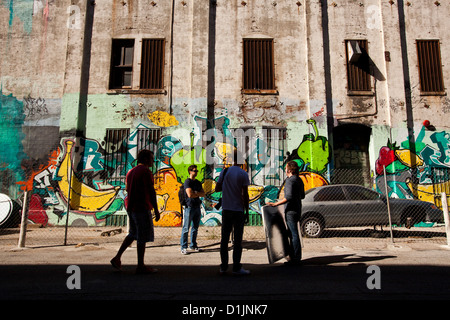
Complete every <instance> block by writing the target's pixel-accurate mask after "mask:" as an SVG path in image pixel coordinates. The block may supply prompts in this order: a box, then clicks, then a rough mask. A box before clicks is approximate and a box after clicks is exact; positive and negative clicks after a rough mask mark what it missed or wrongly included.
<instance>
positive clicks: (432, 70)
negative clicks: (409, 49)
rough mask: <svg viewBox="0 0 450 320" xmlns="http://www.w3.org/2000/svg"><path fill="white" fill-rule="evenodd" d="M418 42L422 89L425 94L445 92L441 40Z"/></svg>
mask: <svg viewBox="0 0 450 320" xmlns="http://www.w3.org/2000/svg"><path fill="white" fill-rule="evenodd" d="M416 44H417V56H418V65H419V78H420V91H421V92H422V93H424V94H442V93H444V91H445V88H444V79H443V76H442V63H441V49H440V43H439V40H417V42H416Z"/></svg>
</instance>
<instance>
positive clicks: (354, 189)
mask: <svg viewBox="0 0 450 320" xmlns="http://www.w3.org/2000/svg"><path fill="white" fill-rule="evenodd" d="M345 189H346V190H347V193H348V196H349V197H350V200H377V199H379V198H380V195H379V194H378V193H377V192H375V191H372V190H369V189H366V188H363V187H359V186H346V187H345Z"/></svg>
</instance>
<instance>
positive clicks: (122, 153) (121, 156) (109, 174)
mask: <svg viewBox="0 0 450 320" xmlns="http://www.w3.org/2000/svg"><path fill="white" fill-rule="evenodd" d="M129 135H130V130H129V129H106V135H105V163H104V170H105V174H104V177H105V180H106V182H108V183H109V184H111V185H119V184H120V183H123V184H125V177H126V175H127V170H128V168H127V162H128V158H127V157H128V137H129Z"/></svg>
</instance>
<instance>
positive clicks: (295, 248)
mask: <svg viewBox="0 0 450 320" xmlns="http://www.w3.org/2000/svg"><path fill="white" fill-rule="evenodd" d="M298 174H299V168H298V165H297V162H295V161H289V162H288V163H287V165H286V175H287V178H286V182H285V184H284V198H283V199H281V200H279V201H277V202H276V203H271V202H269V203H267V205H269V206H279V205H281V204H285V209H284V213H285V220H286V225H287V227H288V231H289V232H288V235H289V240H290V254H289V255H290V258H291V260H290V261H289V262H290V263H292V264H296V263H299V262H300V260H301V258H302V247H301V243H300V235H299V233H298V223H299V221H300V216H301V212H302V199H303V198H304V197H305V187H304V184H303V181H302V179H300V177H299V176H298Z"/></svg>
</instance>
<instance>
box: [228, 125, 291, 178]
mask: <svg viewBox="0 0 450 320" xmlns="http://www.w3.org/2000/svg"><path fill="white" fill-rule="evenodd" d="M231 131H232V134H233V136H234V139H235V142H236V146H237V149H238V152H239V153H240V154H241V155H242V156H243V157H244V159H238V160H239V161H245V166H244V170H246V171H247V173H248V175H249V178H250V181H251V183H252V184H258V185H275V186H281V185H282V183H283V180H284V178H285V177H284V161H285V159H284V155H285V153H286V151H287V134H286V132H287V131H286V128H276V127H263V128H261V130H257V129H256V128H254V127H246V128H236V129H231Z"/></svg>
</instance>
